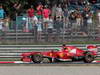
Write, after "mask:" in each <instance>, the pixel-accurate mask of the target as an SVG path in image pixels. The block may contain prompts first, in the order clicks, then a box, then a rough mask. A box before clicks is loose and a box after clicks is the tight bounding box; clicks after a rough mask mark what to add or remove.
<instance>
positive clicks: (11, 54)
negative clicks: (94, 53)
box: [0, 44, 100, 58]
mask: <svg viewBox="0 0 100 75" xmlns="http://www.w3.org/2000/svg"><path fill="white" fill-rule="evenodd" d="M71 45H73V46H76V47H79V48H81V49H84V50H86V46H87V45H89V44H71ZM92 45H97V46H98V56H99V57H100V44H92ZM61 46H62V45H0V57H1V58H20V54H21V53H23V52H31V51H47V50H60V49H61Z"/></svg>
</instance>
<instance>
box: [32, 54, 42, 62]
mask: <svg viewBox="0 0 100 75" xmlns="http://www.w3.org/2000/svg"><path fill="white" fill-rule="evenodd" d="M31 59H32V61H33V62H34V63H41V62H42V61H43V55H42V54H34V55H32V56H31Z"/></svg>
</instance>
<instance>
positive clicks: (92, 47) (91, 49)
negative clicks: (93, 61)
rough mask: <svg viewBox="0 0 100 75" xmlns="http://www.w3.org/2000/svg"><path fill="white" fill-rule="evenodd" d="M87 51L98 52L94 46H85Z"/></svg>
mask: <svg viewBox="0 0 100 75" xmlns="http://www.w3.org/2000/svg"><path fill="white" fill-rule="evenodd" d="M86 48H87V49H88V51H93V52H98V47H97V46H96V45H87V46H86Z"/></svg>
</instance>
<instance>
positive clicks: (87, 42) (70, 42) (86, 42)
mask: <svg viewBox="0 0 100 75" xmlns="http://www.w3.org/2000/svg"><path fill="white" fill-rule="evenodd" d="M61 44H100V41H65V42H55V41H54V42H32V43H23V42H22V43H15V42H12V43H11V42H10V43H6V42H0V45H61Z"/></svg>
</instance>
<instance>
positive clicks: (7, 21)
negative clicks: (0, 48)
mask: <svg viewBox="0 0 100 75" xmlns="http://www.w3.org/2000/svg"><path fill="white" fill-rule="evenodd" d="M9 24H10V18H9V17H6V18H5V20H4V27H5V28H4V29H5V31H8V30H9Z"/></svg>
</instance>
